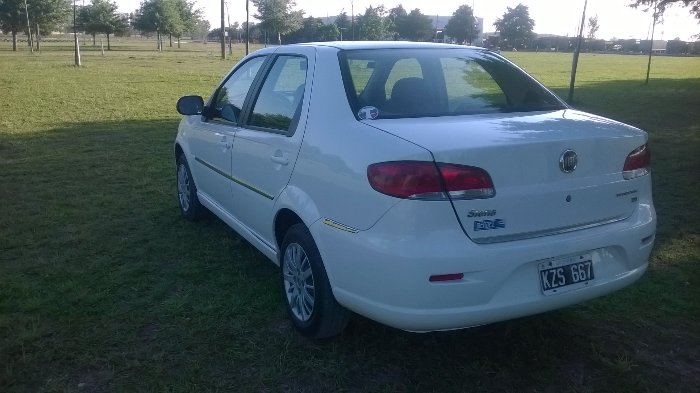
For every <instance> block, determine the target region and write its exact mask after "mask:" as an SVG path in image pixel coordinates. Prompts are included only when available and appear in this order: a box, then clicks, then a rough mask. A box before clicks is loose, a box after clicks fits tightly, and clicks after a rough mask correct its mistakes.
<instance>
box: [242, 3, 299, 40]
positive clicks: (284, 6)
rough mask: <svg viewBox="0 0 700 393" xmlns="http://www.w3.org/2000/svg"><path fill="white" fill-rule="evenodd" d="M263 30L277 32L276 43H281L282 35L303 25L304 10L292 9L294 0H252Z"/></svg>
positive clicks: (294, 4)
mask: <svg viewBox="0 0 700 393" xmlns="http://www.w3.org/2000/svg"><path fill="white" fill-rule="evenodd" d="M253 4H254V5H255V7H256V8H257V9H258V13H257V14H256V15H253V16H254V17H255V18H256V19H258V20H260V26H261V27H262V29H263V30H266V31H270V32H273V33H276V34H277V43H278V44H279V45H282V36H283V35H286V34H288V33H291V32H293V31H295V30H298V29H300V28H301V27H302V25H303V19H304V11H294V10H293V8H294V7H295V6H296V2H294V0H253Z"/></svg>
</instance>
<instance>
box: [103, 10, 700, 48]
mask: <svg viewBox="0 0 700 393" xmlns="http://www.w3.org/2000/svg"><path fill="white" fill-rule="evenodd" d="M226 1H227V2H228V3H229V6H230V9H229V13H230V17H231V23H233V22H236V21H237V22H244V21H245V0H226ZM116 3H117V4H118V5H119V9H120V10H121V11H123V12H133V11H134V10H136V9H137V8H138V7H139V3H140V0H116ZM296 3H297V6H296V9H297V10H299V9H300V10H304V13H305V16H315V17H325V16H334V15H337V14H339V13H340V12H341V11H342V10H344V11H345V12H347V13H348V15H350V14H351V8H353V6H354V10H355V15H358V14H362V13H364V11H365V9H366V8H367V7H368V6H370V5H372V6H378V5H382V4H383V5H384V6H385V7H386V8H387V9H389V8H393V7H395V6H396V5H398V4H402V5H403V7H404V8H405V9H406V10H407V11H410V10H412V9H414V8H419V9H420V10H421V12H423V13H424V14H427V15H431V16H434V15H446V16H449V15H452V13H453V12H454V11H455V10H456V9H457V7H459V6H460V5H461V4H467V5H470V6H472V5H473V7H474V10H475V12H474V13H475V15H476V16H477V17H481V18H484V31H486V32H491V31H493V30H494V28H493V23H494V21H495V20H496V19H497V18H499V17H500V16H502V15H503V13H504V12H505V11H506V7H515V6H516V5H518V3H523V4H524V5H526V6H528V7H529V9H530V17H531V18H532V19H534V20H535V29H534V30H535V33H538V34H558V35H569V36H574V35H576V34H577V26H578V24H579V23H580V20H581V11H582V10H583V4H584V0H520V1H518V0H515V1H510V0H433V1H425V0H383V1H382V0H296ZM629 3H631V0H588V8H587V11H586V19H588V17H589V16H595V15H598V24H599V25H600V29H599V30H598V33H597V34H596V37H597V38H603V39H611V38H638V39H645V38H647V37H648V36H649V34H650V27H651V15H650V13H645V12H643V11H642V9H633V8H630V7H628V6H627V4H629ZM196 7H198V8H201V9H202V10H203V11H204V17H205V19H207V20H209V22H210V23H211V25H212V27H216V26H219V25H220V24H221V19H220V18H221V17H220V14H219V12H220V7H221V3H220V1H217V0H196ZM250 7H251V12H250V13H251V21H254V20H253V19H252V15H253V14H255V12H256V10H255V7H254V6H253V4H252V2H251V5H250ZM698 33H700V25H699V24H698V20H697V19H695V18H694V17H693V16H691V15H690V11H689V9H687V8H683V7H680V6H673V7H671V8H669V9H667V10H666V14H665V15H664V22H663V24H659V25H657V26H656V33H655V37H654V38H655V39H664V40H672V39H674V38H676V37H678V38H680V39H682V40H685V41H692V40H693V37H692V36H694V35H696V34H698Z"/></svg>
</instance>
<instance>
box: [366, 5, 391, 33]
mask: <svg viewBox="0 0 700 393" xmlns="http://www.w3.org/2000/svg"><path fill="white" fill-rule="evenodd" d="M359 25H360V39H361V40H364V41H377V40H383V39H385V38H387V37H389V36H390V35H391V32H392V24H391V21H390V20H389V18H387V12H386V11H385V9H384V6H382V5H380V6H378V7H372V6H369V7H368V8H367V9H366V10H365V14H364V15H362V16H361V17H360V21H359Z"/></svg>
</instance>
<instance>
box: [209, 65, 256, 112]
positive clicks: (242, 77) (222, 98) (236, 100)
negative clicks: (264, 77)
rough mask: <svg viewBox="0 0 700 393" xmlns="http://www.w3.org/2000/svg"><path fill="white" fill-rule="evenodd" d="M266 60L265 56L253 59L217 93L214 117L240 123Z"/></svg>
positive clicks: (238, 70) (234, 73)
mask: <svg viewBox="0 0 700 393" xmlns="http://www.w3.org/2000/svg"><path fill="white" fill-rule="evenodd" d="M265 58H266V57H265V56H260V57H255V58H252V59H250V60H248V61H247V62H246V63H245V64H243V65H242V66H240V67H239V68H238V69H237V70H236V71H234V72H233V74H231V76H230V77H229V78H228V79H227V80H226V82H224V84H223V86H221V88H220V89H219V91H217V92H216V98H215V99H214V104H213V105H212V106H213V117H215V118H220V119H223V120H226V121H230V122H234V123H235V122H238V119H239V117H240V114H241V109H243V102H244V101H245V98H246V96H247V95H248V90H250V86H251V85H252V84H253V81H254V80H255V76H256V75H257V74H258V71H259V70H260V67H261V66H262V64H263V63H264V62H265Z"/></svg>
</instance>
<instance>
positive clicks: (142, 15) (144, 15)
mask: <svg viewBox="0 0 700 393" xmlns="http://www.w3.org/2000/svg"><path fill="white" fill-rule="evenodd" d="M179 23H182V20H181V16H180V10H179V9H178V6H177V4H176V3H175V0H145V1H143V2H142V3H141V7H140V8H139V9H138V11H136V16H135V17H134V27H135V28H136V29H138V30H140V31H141V32H143V33H156V39H157V42H158V50H163V43H162V36H163V34H167V33H170V32H172V30H173V28H174V26H176V25H177V24H179Z"/></svg>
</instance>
